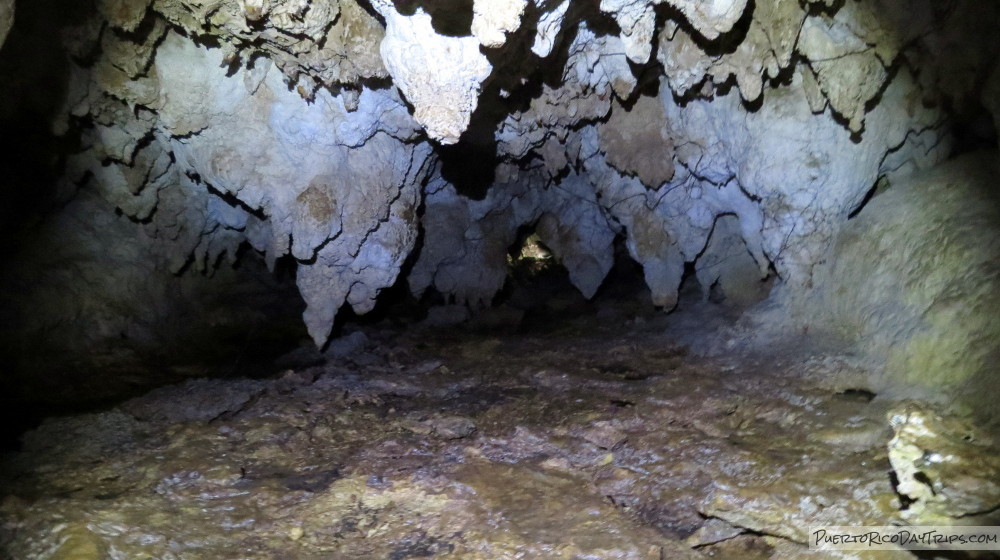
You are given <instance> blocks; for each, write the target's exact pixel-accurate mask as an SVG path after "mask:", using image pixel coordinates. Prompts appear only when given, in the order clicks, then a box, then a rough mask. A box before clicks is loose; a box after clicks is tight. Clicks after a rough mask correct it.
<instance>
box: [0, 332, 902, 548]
mask: <svg viewBox="0 0 1000 560" xmlns="http://www.w3.org/2000/svg"><path fill="white" fill-rule="evenodd" d="M612 323H613V322H607V323H603V324H602V322H600V321H598V322H596V323H590V324H587V325H577V326H576V327H574V326H572V325H571V326H568V327H564V328H557V329H551V330H546V331H545V332H542V333H539V332H534V333H527V334H516V333H506V334H503V335H502V336H500V335H491V334H490V333H488V332H485V333H484V332H474V331H472V330H469V329H466V330H461V329H457V330H450V331H449V330H429V329H428V330H426V331H422V332H415V331H408V332H406V333H404V334H400V333H387V332H379V333H371V332H370V333H369V335H368V337H367V339H366V340H367V344H366V345H365V347H364V348H363V349H360V350H357V351H355V352H354V353H353V354H351V355H349V356H347V357H344V358H341V359H339V360H336V361H335V363H328V364H325V365H315V366H312V367H304V368H299V369H289V370H287V371H286V372H285V373H284V374H282V375H281V376H279V377H277V378H274V379H269V380H246V379H243V380H192V381H188V382H186V383H183V384H180V385H175V386H171V387H166V388H161V389H157V390H155V391H153V392H151V393H149V394H148V395H146V396H143V397H140V398H137V399H133V400H131V401H128V402H126V403H124V404H122V405H120V406H118V407H116V408H114V409H112V410H110V411H107V412H102V413H96V414H88V415H80V416H73V417H64V418H57V419H50V420H47V421H46V422H45V423H44V424H43V425H42V426H41V427H40V428H39V429H37V430H35V431H33V432H30V433H28V434H27V435H26V436H25V438H24V448H23V450H22V451H21V452H19V453H14V454H10V455H8V456H6V457H5V458H4V459H3V461H2V465H0V468H2V472H0V475H2V476H0V484H2V486H0V490H2V494H3V495H4V496H5V497H4V499H3V501H2V505H0V516H2V519H3V524H2V529H0V548H2V550H3V551H4V552H3V554H6V556H5V557H7V558H17V559H26V558H52V559H84V558H129V559H137V558H150V559H152V558H156V559H170V558H176V559H182V558H184V559H257V558H261V559H265V558H266V559H277V558H301V559H311V558H317V559H319V558H323V559H330V558H385V559H391V560H402V559H406V558H425V557H428V558H429V557H441V558H469V559H475V558H481V559H501V558H529V559H530V558H567V559H568V558H581V559H582V558H595V559H604V558H622V559H632V558H634V559H660V558H701V557H714V558H734V559H735V558H740V559H754V558H795V557H799V556H805V555H809V557H810V558H823V557H826V556H823V555H822V554H817V553H810V552H808V551H807V549H806V546H805V545H804V543H805V542H807V538H808V537H807V534H808V531H809V528H810V526H812V525H817V524H830V525H886V524H889V523H891V522H894V521H899V515H900V509H901V503H900V497H899V496H898V495H897V493H896V492H895V490H894V487H893V481H892V479H891V473H892V469H891V467H890V463H889V460H888V456H887V447H886V442H887V441H888V440H889V438H891V437H892V433H893V431H892V428H891V427H890V425H889V423H888V421H887V419H886V414H887V412H888V411H889V410H890V409H891V408H892V407H893V406H896V405H898V403H894V402H892V401H891V400H885V399H882V398H881V397H876V398H874V399H872V396H873V395H871V394H869V393H865V392H863V391H845V390H844V389H845V388H847V386H843V385H842V386H840V387H835V386H831V384H830V383H829V382H828V380H830V379H845V378H850V377H851V375H854V374H856V373H857V372H850V371H848V372H847V375H846V377H845V375H844V374H845V371H846V370H850V369H851V368H856V367H857V366H856V365H850V362H849V361H848V360H844V359H841V358H838V357H837V356H832V355H820V354H809V353H797V354H796V353H788V352H784V353H778V354H779V355H777V356H775V355H772V356H765V355H761V354H760V353H757V354H754V355H751V354H749V353H746V352H739V351H734V352H732V353H730V354H727V355H721V356H717V357H704V356H697V355H693V354H691V353H689V352H688V351H687V349H686V348H685V347H683V346H681V345H679V344H675V343H672V342H670V340H671V336H670V332H669V329H667V330H664V329H662V328H660V327H659V326H657V325H656V324H653V325H649V324H647V325H642V324H636V323H634V322H632V323H629V324H628V325H625V324H612ZM867 554H868V556H865V555H864V554H862V555H861V556H854V557H861V558H896V557H899V558H909V557H911V556H910V555H909V553H905V552H875V553H867ZM837 557H840V556H837Z"/></svg>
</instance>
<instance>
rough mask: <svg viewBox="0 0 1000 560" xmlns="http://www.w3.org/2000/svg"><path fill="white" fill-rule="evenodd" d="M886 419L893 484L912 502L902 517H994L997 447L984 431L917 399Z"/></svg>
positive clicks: (986, 520)
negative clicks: (889, 427) (892, 434)
mask: <svg viewBox="0 0 1000 560" xmlns="http://www.w3.org/2000/svg"><path fill="white" fill-rule="evenodd" d="M888 419H889V423H890V424H891V425H892V428H893V430H895V432H896V435H895V437H893V438H892V440H891V441H890V442H889V462H890V463H891V464H892V468H893V470H894V471H895V473H896V479H897V480H898V481H899V482H898V484H897V487H896V488H897V491H898V492H899V493H900V494H902V495H904V496H906V497H907V498H909V499H910V500H912V501H913V503H911V504H910V505H909V507H908V508H906V511H904V512H903V515H904V516H905V517H906V518H907V520H909V521H910V522H911V523H913V524H915V525H952V524H955V523H956V522H957V521H958V520H959V519H960V518H966V519H965V520H964V521H962V522H959V523H963V522H964V523H970V524H972V522H973V521H975V522H976V523H975V524H979V525H992V524H994V523H995V522H996V510H997V508H998V507H1000V483H998V481H1000V446H998V445H997V442H996V441H994V440H993V439H992V438H991V436H990V435H989V434H988V433H987V432H984V431H983V430H980V429H977V428H975V427H974V426H972V425H971V424H969V423H968V422H964V421H962V420H960V419H958V418H954V417H949V416H941V415H940V414H939V413H937V412H935V411H934V409H933V408H931V407H929V406H927V405H923V404H918V403H907V404H904V405H901V406H899V407H897V408H895V409H893V410H892V411H890V412H889V414H888ZM990 514H992V515H990ZM976 516H979V518H978V519H976Z"/></svg>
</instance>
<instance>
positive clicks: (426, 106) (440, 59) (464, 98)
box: [375, 1, 497, 144]
mask: <svg viewBox="0 0 1000 560" xmlns="http://www.w3.org/2000/svg"><path fill="white" fill-rule="evenodd" d="M375 6H376V8H377V9H378V10H379V13H381V14H382V16H383V17H385V20H386V35H385V39H383V40H382V46H381V53H382V60H383V61H385V65H386V68H387V69H388V70H389V74H390V75H392V79H393V81H394V82H395V84H396V87H398V88H399V91H401V92H402V93H403V95H404V96H406V99H407V100H408V101H409V102H410V103H412V104H413V106H414V108H415V110H414V114H413V117H414V118H415V119H416V120H417V122H419V123H420V124H421V125H423V127H424V128H425V129H426V130H427V133H428V134H429V135H430V137H431V138H434V139H435V140H438V141H440V142H441V143H442V144H454V143H455V142H458V138H459V137H460V136H461V135H462V133H463V132H465V129H466V128H467V127H468V126H469V119H470V118H471V117H472V112H473V111H475V110H476V105H477V104H478V101H479V90H480V87H481V85H482V83H483V80H485V79H486V78H487V77H488V76H489V75H490V72H491V71H492V70H493V67H492V66H491V65H490V63H489V62H488V61H487V60H486V56H484V55H483V54H482V53H480V52H479V40H477V39H476V38H475V37H444V36H441V35H438V34H437V33H435V31H434V27H433V25H431V16H430V15H428V14H426V13H424V11H423V10H419V9H418V10H417V12H416V13H415V14H413V15H412V16H404V15H401V14H400V13H399V12H397V11H396V9H395V7H393V6H392V4H391V3H388V2H385V1H382V2H375ZM480 21H481V20H480ZM481 25H485V24H481ZM489 40H490V39H487V41H489ZM490 46H497V45H495V44H491V45H490Z"/></svg>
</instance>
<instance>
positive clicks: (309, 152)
mask: <svg viewBox="0 0 1000 560" xmlns="http://www.w3.org/2000/svg"><path fill="white" fill-rule="evenodd" d="M445 4H447V7H440V6H438V7H437V8H436V7H435V6H436V5H435V3H433V2H420V1H417V0H413V1H406V2H404V1H402V0H400V1H397V2H395V3H393V2H390V1H389V0H371V1H370V2H365V1H360V2H356V1H355V0H294V1H286V2H277V1H274V0H237V1H233V0H96V1H94V2H85V3H83V4H81V5H86V6H87V7H88V10H89V12H88V13H89V17H81V18H77V19H75V20H74V21H71V22H63V23H62V24H61V27H60V28H59V29H58V33H53V36H52V43H53V45H55V46H56V47H58V48H60V49H61V52H62V57H63V60H64V62H65V64H66V68H67V71H66V72H65V73H64V75H63V76H62V78H61V79H62V80H63V82H64V83H62V84H61V86H62V87H60V88H53V92H50V94H51V95H54V96H57V97H58V98H59V101H60V103H59V104H58V107H59V108H58V109H57V110H55V111H53V112H52V114H50V115H48V117H49V118H50V120H51V122H50V123H49V124H50V125H51V131H52V134H53V135H54V137H56V138H62V139H71V140H72V141H71V142H69V141H67V142H66V143H65V144H66V145H70V146H72V149H70V150H68V153H67V154H65V157H64V158H63V160H61V167H60V177H61V179H60V182H59V185H58V188H57V189H56V190H57V192H59V193H62V194H61V195H60V196H62V197H64V198H65V199H72V198H73V197H74V196H84V195H82V194H79V193H97V194H98V195H99V196H100V199H101V200H103V201H104V204H105V208H106V210H107V212H108V213H109V214H110V213H112V212H113V211H117V212H118V213H119V214H121V217H122V218H123V219H124V220H125V221H124V222H122V223H121V224H120V226H115V228H105V229H104V230H102V231H106V234H107V235H108V236H109V238H110V237H113V238H114V239H116V240H118V241H114V242H113V243H121V241H120V240H121V239H122V238H123V237H122V235H123V234H122V233H121V232H120V231H119V228H120V227H121V228H125V229H128V228H129V227H131V229H132V232H133V238H134V239H135V244H136V245H135V247H137V248H142V249H141V250H142V251H146V252H148V253H149V254H155V255H157V259H159V260H156V263H157V264H155V266H154V268H155V269H156V271H157V272H158V273H163V274H165V276H163V278H168V280H165V281H167V282H169V281H170V280H169V278H174V277H176V276H177V275H180V276H184V275H202V276H208V275H210V274H211V273H213V271H216V270H218V269H219V267H220V266H224V265H223V264H222V263H224V262H225V261H226V260H227V258H226V257H228V260H229V261H233V260H234V259H235V258H236V255H237V254H239V252H240V250H241V247H245V246H249V247H251V248H252V249H253V250H254V251H255V252H257V253H259V254H260V255H261V256H262V257H263V259H264V261H265V262H266V263H267V264H268V266H270V267H273V266H274V263H276V262H277V261H278V260H279V259H282V258H284V259H291V261H292V262H294V263H295V267H296V268H297V274H296V282H297V285H298V289H299V292H300V293H301V296H302V298H303V299H304V300H305V303H306V305H307V307H306V310H305V313H304V321H305V324H306V325H307V327H308V329H309V333H310V335H311V336H312V338H313V340H314V341H315V342H316V343H317V344H319V345H322V344H323V343H324V342H325V341H326V340H327V339H328V337H329V336H330V333H331V328H332V325H333V324H334V320H335V318H336V316H337V314H338V312H339V310H340V309H341V308H342V307H343V306H344V305H345V304H346V305H349V306H350V307H351V308H353V310H354V311H355V312H357V313H365V312H368V311H370V310H371V309H372V308H373V307H374V305H375V302H376V298H377V296H378V294H379V292H380V291H381V290H383V289H385V288H387V287H389V286H392V285H393V284H394V283H396V282H397V281H398V280H399V279H400V275H401V273H405V280H406V282H407V284H408V286H409V288H410V290H411V291H412V292H413V293H414V294H415V295H418V296H419V295H421V294H423V293H425V292H426V291H427V290H429V289H434V290H436V291H437V292H439V293H441V294H443V295H444V296H446V297H447V298H449V299H450V300H453V301H456V302H458V303H462V304H468V305H471V306H482V305H486V304H488V303H489V302H490V301H491V300H492V298H493V297H494V295H495V294H496V293H497V292H498V291H499V290H500V289H501V288H502V287H503V284H504V281H505V279H506V276H507V261H506V255H507V251H508V248H509V246H510V245H511V243H513V242H514V241H515V240H516V239H517V236H518V232H519V231H522V230H523V228H525V227H529V228H534V229H535V231H536V232H537V233H538V235H539V236H540V238H541V239H542V241H543V242H544V243H545V244H546V245H547V246H548V247H549V248H550V249H551V250H552V252H553V254H554V255H555V257H556V258H557V259H558V260H559V261H560V262H561V263H562V264H563V265H564V266H565V267H566V268H567V270H568V272H569V277H570V279H571V281H572V282H573V284H574V285H575V286H576V287H577V288H578V289H579V290H580V291H581V293H582V294H583V295H585V296H587V297H590V296H592V295H593V294H594V293H595V292H596V291H597V289H598V288H599V286H600V285H601V283H602V281H603V280H604V278H605V276H606V275H607V273H608V271H609V270H610V268H611V266H612V263H613V260H614V244H615V242H616V239H623V240H624V243H625V245H626V247H627V249H628V252H629V254H630V255H631V257H632V258H633V259H635V261H636V262H638V263H640V264H641V265H642V267H643V271H644V275H645V279H646V283H647V284H648V286H649V288H650V290H651V293H652V295H653V301H654V303H655V304H656V305H659V306H663V307H664V308H667V309H669V308H672V307H673V306H674V305H675V303H676V301H677V294H678V288H679V286H680V283H681V279H682V276H683V274H684V270H685V265H686V263H692V262H693V263H694V266H695V268H696V270H697V272H698V277H699V279H700V280H702V282H703V283H704V284H706V285H710V284H712V283H715V282H719V284H720V285H727V286H730V288H729V289H728V290H727V291H730V292H732V293H734V294H736V293H741V292H742V293H751V292H753V291H754V290H755V289H758V288H756V287H757V286H759V281H760V280H761V278H764V277H767V276H769V275H771V276H775V275H776V276H777V277H778V279H779V281H780V283H781V285H782V287H783V292H782V293H783V294H790V295H788V296H787V297H788V300H789V301H796V299H795V296H797V295H802V294H807V293H810V292H809V290H811V289H813V287H814V286H815V285H816V283H817V282H826V281H827V280H818V279H817V277H816V274H817V266H821V265H823V263H824V262H825V261H826V260H827V259H828V255H829V251H830V250H831V247H833V246H834V245H835V242H836V240H837V239H838V235H839V232H841V230H842V229H843V228H844V227H845V224H847V223H848V221H849V220H848V217H849V216H850V215H852V213H853V212H855V211H857V210H858V209H859V208H861V207H862V206H863V205H864V203H865V201H866V200H867V198H868V196H869V194H870V193H871V191H872V189H873V188H874V187H875V185H876V184H877V182H878V181H879V180H880V179H885V178H893V177H901V176H904V175H906V174H908V173H913V172H915V171H916V172H920V171H923V170H927V169H930V168H932V167H933V166H935V165H936V164H938V163H940V162H942V161H944V160H945V159H946V158H947V157H948V156H949V154H950V153H951V152H952V148H953V144H954V142H953V137H954V135H953V134H952V132H953V128H954V125H955V123H956V122H958V121H963V119H964V120H965V121H968V120H969V119H980V120H981V119H982V116H983V115H987V118H988V115H989V113H987V112H986V110H990V111H993V114H994V115H996V114H997V112H996V110H995V109H996V107H995V103H996V101H995V99H996V98H997V96H995V95H993V93H994V92H995V91H996V90H997V88H1000V86H998V85H997V84H998V83H1000V78H997V77H996V76H998V74H1000V73H998V72H997V71H995V69H994V60H995V59H996V57H995V55H996V53H997V51H998V46H997V39H996V37H995V34H994V33H993V32H992V30H993V25H994V23H995V22H996V20H997V18H996V16H997V14H996V12H997V7H996V6H994V5H992V4H989V5H982V4H981V3H979V2H973V1H971V0H949V1H947V2H931V1H929V0H924V1H916V2H913V1H903V0H844V1H833V0H808V1H806V0H757V1H751V2H747V1H745V0H716V1H713V2H702V1H695V0H673V1H661V0H601V1H600V2H597V1H590V0H573V1H572V2H571V1H570V0H562V1H561V2H557V1H545V0H503V1H497V0H475V1H471V2H470V1H466V2H453V3H445ZM11 6H12V4H11V3H10V2H9V1H8V2H6V3H2V2H0V37H2V36H3V33H4V32H5V27H9V23H10V21H11V19H12V7H11ZM55 6H57V3H55V2H54V1H53V2H52V3H51V6H50V5H46V7H47V8H49V9H50V11H51V8H52V7H55ZM442 6H443V4H442ZM41 12H44V10H41V9H40V10H36V11H35V13H34V14H33V17H34V19H35V21H34V23H33V25H36V26H38V25H42V24H44V20H45V17H46V16H45V15H44V14H41ZM20 15H22V14H19V16H20ZM39 18H40V19H41V21H39ZM21 19H22V18H21V17H19V19H18V21H19V25H20V20H21ZM10 52H20V51H11V50H10V49H9V48H8V49H7V50H6V51H0V56H5V55H7V54H8V53H10ZM22 64H30V62H29V61H23V62H22ZM26 88H27V86H24V87H22V90H21V93H22V94H23V91H24V90H25V89H26ZM7 93H8V94H9V93H10V88H8V90H7ZM984 108H985V109H984ZM986 134H987V135H988V134H989V132H988V133H986ZM87 196H89V194H88V195H87ZM88 200H90V199H88ZM88 204H91V203H90V202H88ZM86 215H87V216H93V217H94V219H99V218H98V216H99V215H100V211H98V210H97V209H96V208H94V209H92V210H88V213H87V214H86ZM67 227H69V226H67ZM51 243H58V241H55V240H53V241H51ZM108 243H112V241H108ZM91 246H92V247H93V249H91V253H92V254H93V255H94V260H95V262H98V261H100V260H110V262H107V263H105V265H104V266H103V270H107V269H111V268H114V269H118V270H120V271H125V270H130V271H132V273H131V274H133V275H134V276H135V277H142V278H147V279H148V278H152V277H153V276H151V275H152V272H150V271H148V270H146V265H140V266H134V265H133V264H131V263H130V261H128V259H119V260H115V259H114V257H113V255H107V254H101V252H102V250H103V249H102V248H101V247H102V243H100V242H97V243H91ZM34 247H35V248H34V249H32V250H33V251H35V252H38V253H46V252H47V251H48V250H47V249H45V248H44V247H41V246H38V245H35V246H34ZM734 258H735V259H737V260H736V261H733V260H732V259H734ZM726 262H732V263H733V265H732V266H721V264H720V263H726ZM51 266H52V268H53V269H54V268H57V266H58V265H57V264H52V265H51ZM101 269H102V267H95V268H94V272H93V273H94V274H102V272H101ZM25 270H26V271H28V270H32V269H31V267H25ZM78 274H80V275H83V276H87V275H88V274H91V273H90V272H86V271H79V272H78ZM118 274H129V273H127V272H118ZM27 277H29V278H30V274H29V275H27ZM64 281H65V282H70V283H71V282H75V281H76V280H75V278H74V277H73V276H72V275H69V276H67V278H65V280H64ZM111 284H113V283H110V284H109V283H105V284H104V285H106V286H109V287H110V285H111ZM741 287H742V288H741ZM52 289H53V290H56V291H58V288H52ZM102 289H104V288H102ZM69 293H72V292H69ZM38 297H39V298H42V297H44V296H42V295H39V296H38ZM150 297H152V296H150ZM164 297H166V296H164ZM126 299H127V300H128V301H123V302H121V303H120V305H121V309H122V311H121V312H120V314H121V315H122V317H125V318H126V319H124V320H125V321H126V322H127V317H128V316H129V314H130V313H133V311H134V310H135V309H140V308H144V307H145V306H147V305H148V304H149V302H147V301H145V300H144V298H139V297H133V298H126ZM152 299H156V298H155V297H152ZM753 299H754V297H753V296H748V298H747V300H748V301H752V300H753ZM167 300H168V301H169V300H170V298H169V297H168V298H167ZM160 304H162V301H161V303H160ZM154 305H155V304H154ZM18 306H21V307H23V308H27V309H38V310H39V313H42V312H41V311H40V310H41V309H43V308H44V306H40V305H36V304H35V303H32V300H31V299H30V298H29V299H23V300H20V301H19V303H18V304H16V305H15V306H14V307H18ZM788 309H789V313H793V312H795V311H796V310H799V312H801V307H796V306H795V305H789V306H788ZM52 336H54V337H57V338H58V337H65V338H67V339H69V338H73V337H77V336H78V334H77V333H74V332H73V331H72V330H63V331H59V332H54V333H53V335H52Z"/></svg>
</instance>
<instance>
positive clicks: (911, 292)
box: [798, 153, 1000, 417]
mask: <svg viewBox="0 0 1000 560" xmlns="http://www.w3.org/2000/svg"><path fill="white" fill-rule="evenodd" d="M996 174H997V167H996V156H995V154H992V153H980V154H972V155H967V156H964V157H962V158H960V159H957V160H954V161H952V162H949V163H947V164H944V165H942V166H939V167H936V168H934V169H932V170H929V171H922V172H915V173H912V174H911V175H909V176H906V175H904V176H901V177H899V178H897V179H896V180H895V181H890V186H889V187H888V188H887V189H885V190H884V192H881V193H878V194H877V195H876V196H875V197H874V198H873V199H872V201H871V202H870V203H869V204H868V205H867V206H865V208H864V209H863V210H862V211H861V213H860V214H858V216H857V217H856V218H855V219H854V220H852V221H851V222H849V223H848V225H847V226H846V227H844V229H843V231H842V232H841V233H840V234H839V236H838V238H837V241H836V243H835V244H834V245H833V246H832V247H831V250H830V252H829V253H828V256H827V264H826V265H824V266H822V267H820V268H819V269H818V270H817V273H818V277H817V279H816V285H818V286H822V287H823V288H822V289H821V290H820V291H816V292H813V293H812V295H811V297H810V298H809V299H810V300H811V302H812V303H808V302H807V301H805V300H803V301H802V302H800V303H799V307H798V309H799V310H800V312H801V313H803V316H804V317H805V316H810V317H812V318H813V319H811V320H809V321H808V323H809V324H812V325H814V326H815V327H817V328H828V329H834V330H835V331H836V332H839V333H841V334H842V335H844V336H846V337H848V339H849V340H852V341H857V343H858V344H859V346H860V348H861V349H862V350H863V351H864V352H865V353H866V354H867V355H868V356H870V357H871V359H880V360H883V361H884V362H885V364H886V368H887V372H886V377H885V378H883V379H876V380H873V381H875V383H876V388H877V390H878V391H879V392H882V391H886V392H892V393H893V394H897V395H902V396H907V395H909V396H914V397H916V396H929V397H931V398H937V399H940V400H942V401H946V402H952V403H956V404H958V405H960V406H961V407H972V408H973V409H974V410H978V411H980V413H981V414H982V415H983V416H984V417H989V416H991V415H992V416H995V414H996V410H995V407H993V406H992V405H991V404H990V403H994V402H995V401H996V399H997V398H998V393H997V390H996V385H995V383H993V381H992V380H991V379H992V376H993V371H994V370H993V369H992V368H993V364H994V363H995V361H996V356H997V352H998V351H1000V348H998V345H997V340H998V336H1000V321H998V319H997V316H996V315H995V314H993V313H986V312H983V310H987V309H994V308H995V307H996V306H997V305H1000V302H998V299H997V298H998V297H1000V296H998V294H1000V290H998V289H997V276H998V273H997V266H998V265H997V263H998V262H1000V253H998V252H1000V242H998V240H1000V231H998V226H997V224H998V223H1000V219H998V216H997V204H996V202H995V193H993V191H992V188H991V185H992V184H993V183H994V182H995V177H996ZM878 357H880V358H878Z"/></svg>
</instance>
